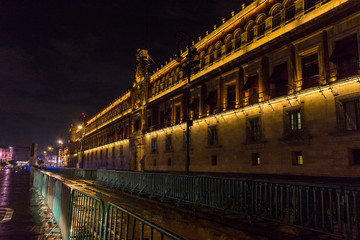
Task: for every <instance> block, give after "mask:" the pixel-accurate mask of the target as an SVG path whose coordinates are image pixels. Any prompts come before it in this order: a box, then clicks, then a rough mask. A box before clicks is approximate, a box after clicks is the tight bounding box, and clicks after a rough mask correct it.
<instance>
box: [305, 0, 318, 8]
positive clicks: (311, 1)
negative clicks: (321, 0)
mask: <svg viewBox="0 0 360 240" xmlns="http://www.w3.org/2000/svg"><path fill="white" fill-rule="evenodd" d="M317 1H318V0H304V10H305V11H307V10H313V9H314V8H315V3H316V2H317Z"/></svg>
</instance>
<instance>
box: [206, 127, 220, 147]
mask: <svg viewBox="0 0 360 240" xmlns="http://www.w3.org/2000/svg"><path fill="white" fill-rule="evenodd" d="M208 145H209V146H216V145H218V134H217V126H210V127H209V128H208Z"/></svg>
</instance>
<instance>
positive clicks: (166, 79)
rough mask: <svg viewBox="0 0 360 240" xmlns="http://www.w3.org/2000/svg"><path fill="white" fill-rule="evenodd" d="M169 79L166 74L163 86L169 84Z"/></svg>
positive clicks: (165, 86) (168, 75)
mask: <svg viewBox="0 0 360 240" xmlns="http://www.w3.org/2000/svg"><path fill="white" fill-rule="evenodd" d="M169 80H170V74H166V77H165V82H164V88H167V87H168V86H169V85H170V84H169Z"/></svg>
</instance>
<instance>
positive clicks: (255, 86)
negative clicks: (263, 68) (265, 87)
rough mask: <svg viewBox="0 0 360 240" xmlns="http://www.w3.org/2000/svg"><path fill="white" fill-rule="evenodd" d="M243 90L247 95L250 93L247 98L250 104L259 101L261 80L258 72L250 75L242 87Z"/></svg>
mask: <svg viewBox="0 0 360 240" xmlns="http://www.w3.org/2000/svg"><path fill="white" fill-rule="evenodd" d="M242 91H243V94H244V95H245V96H246V95H248V97H247V98H248V102H249V104H255V103H258V102H259V81H258V75H257V74H255V75H252V76H249V77H248V79H247V80H246V83H245V84H244V86H243V88H242ZM245 99H246V97H245Z"/></svg>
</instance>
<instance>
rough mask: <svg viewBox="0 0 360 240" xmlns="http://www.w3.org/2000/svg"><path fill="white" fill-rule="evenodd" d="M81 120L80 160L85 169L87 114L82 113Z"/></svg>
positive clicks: (79, 127)
mask: <svg viewBox="0 0 360 240" xmlns="http://www.w3.org/2000/svg"><path fill="white" fill-rule="evenodd" d="M81 119H82V125H79V126H78V129H79V130H82V133H81V138H80V158H78V159H79V160H80V161H81V168H84V161H83V141H84V137H85V129H86V128H85V124H86V115H85V113H81Z"/></svg>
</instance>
